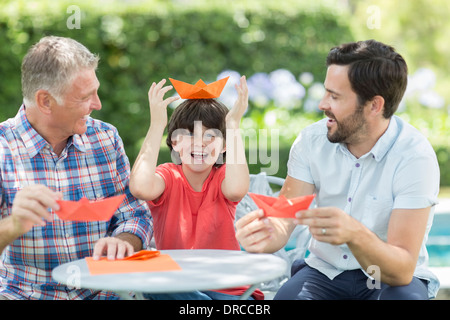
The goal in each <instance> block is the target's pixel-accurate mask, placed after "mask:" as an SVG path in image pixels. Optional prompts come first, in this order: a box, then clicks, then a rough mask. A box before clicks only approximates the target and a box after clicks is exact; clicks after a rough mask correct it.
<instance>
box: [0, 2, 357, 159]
mask: <svg viewBox="0 0 450 320" xmlns="http://www.w3.org/2000/svg"><path fill="white" fill-rule="evenodd" d="M111 3H112V4H115V5H112V4H111ZM122 3H123V2H122ZM172 3H176V1H174V2H172ZM172 3H171V2H169V1H143V2H140V3H139V5H135V6H132V5H128V6H124V5H121V4H120V2H114V1H108V2H104V1H100V2H95V3H92V1H91V2H88V1H78V4H77V5H78V7H79V8H80V9H81V14H82V15H81V25H80V27H81V28H80V29H69V28H68V27H67V24H66V22H67V19H68V18H69V17H70V15H71V14H72V13H71V12H69V13H67V8H68V7H69V5H70V4H71V3H70V2H68V1H57V2H56V1H44V0H42V1H38V2H36V1H12V2H9V3H6V4H2V5H0V12H1V13H0V43H1V46H0V59H1V61H2V63H1V64H0V73H1V74H2V77H1V78H0V90H1V91H0V105H1V106H2V107H1V108H0V117H1V118H2V119H5V118H7V117H11V116H14V114H15V113H16V111H17V109H18V106H19V105H20V104H21V94H20V92H21V91H20V65H21V60H22V58H23V56H24V55H25V53H26V51H27V50H28V48H29V46H30V45H32V44H33V43H35V42H37V41H38V40H39V39H40V38H41V37H42V36H44V35H58V36H67V37H72V38H74V39H76V40H78V41H80V42H81V43H83V44H84V45H85V46H86V47H88V48H89V49H90V50H91V51H92V52H95V53H98V54H99V55H100V57H101V63H100V66H99V69H98V72H97V74H98V78H99V80H100V83H101V86H100V89H99V95H100V98H101V100H102V105H103V107H102V110H101V111H99V112H97V113H96V114H94V115H93V116H95V117H97V118H100V119H103V120H105V121H108V122H110V123H112V124H114V125H115V126H117V128H118V129H119V132H120V134H121V136H122V138H123V140H124V143H125V146H126V149H127V153H128V155H129V158H130V161H131V163H133V161H134V159H135V157H136V156H137V153H138V151H139V148H140V142H141V139H142V138H143V137H144V136H145V134H146V131H147V128H148V125H149V111H148V101H147V91H148V88H149V86H150V84H151V83H152V82H153V81H159V80H160V79H162V78H166V79H167V78H168V77H173V78H175V79H180V80H183V81H186V82H195V81H197V80H198V79H199V78H202V79H203V80H205V81H212V80H215V79H216V77H217V75H218V74H219V73H220V72H222V71H223V70H226V69H232V70H239V72H240V73H241V74H245V75H249V76H250V75H252V74H254V73H256V72H271V71H273V70H276V69H279V68H285V69H288V70H291V71H292V72H293V73H294V74H299V73H301V72H303V71H309V72H312V73H313V74H315V75H316V77H317V79H319V81H323V78H324V72H325V70H324V61H325V57H326V54H327V52H328V50H329V48H330V47H331V46H333V45H335V44H337V43H340V42H343V41H349V40H351V39H352V36H351V33H350V30H349V29H348V27H346V26H345V25H344V24H343V22H342V18H340V17H338V16H336V15H335V14H334V13H333V12H332V11H330V10H316V11H308V12H307V11H305V10H302V9H301V8H300V7H299V6H298V5H297V6H296V5H295V1H288V2H286V3H289V4H290V6H289V7H286V6H282V7H281V8H279V9H276V8H275V7H273V8H267V7H261V6H254V7H252V6H251V5H248V6H242V5H241V6H240V7H237V8H231V6H229V5H227V3H228V1H217V2H214V3H216V5H214V6H208V5H206V6H203V7H202V8H201V9H200V10H199V8H198V7H197V8H196V7H188V6H179V7H174V6H173V5H172ZM233 3H234V2H233ZM267 3H268V4H269V3H273V2H270V1H269V2H267ZM106 4H108V5H106ZM269 7H270V6H269Z"/></svg>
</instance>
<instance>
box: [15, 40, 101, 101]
mask: <svg viewBox="0 0 450 320" xmlns="http://www.w3.org/2000/svg"><path fill="white" fill-rule="evenodd" d="M98 61H99V57H98V56H97V55H95V54H93V53H91V52H90V51H89V50H88V49H87V48H86V47H85V46H83V45H82V44H81V43H79V42H77V41H75V40H73V39H70V38H63V37H55V36H48V37H44V38H42V39H41V40H40V41H39V42H38V43H36V44H35V45H33V46H32V47H31V48H30V50H28V53H27V54H26V55H25V57H24V58H23V61H22V95H23V101H24V103H25V105H29V106H32V105H34V103H35V101H34V99H35V94H36V91H38V90H41V89H43V90H47V91H48V92H49V93H50V94H51V95H52V96H53V98H55V99H56V101H57V102H58V103H59V104H61V103H62V102H61V101H62V97H63V95H64V93H65V92H66V89H67V88H68V86H69V85H70V84H71V82H72V80H73V78H74V76H75V75H76V74H77V73H78V71H80V70H82V69H96V68H97V66H98Z"/></svg>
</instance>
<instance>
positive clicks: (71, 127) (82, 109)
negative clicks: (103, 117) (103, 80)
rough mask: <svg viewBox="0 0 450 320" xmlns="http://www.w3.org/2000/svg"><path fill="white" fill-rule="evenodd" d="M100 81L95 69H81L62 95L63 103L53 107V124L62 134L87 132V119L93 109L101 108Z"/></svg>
mask: <svg viewBox="0 0 450 320" xmlns="http://www.w3.org/2000/svg"><path fill="white" fill-rule="evenodd" d="M99 86H100V83H99V81H98V79H97V76H96V74H95V70H93V69H92V70H91V69H85V70H82V71H80V72H79V73H78V74H77V75H76V76H75V77H74V78H73V81H72V84H71V85H70V86H69V87H68V89H67V90H66V92H65V94H64V95H63V97H62V103H61V105H58V104H57V103H56V102H55V104H56V105H55V106H54V108H52V115H51V116H52V124H53V126H54V129H55V131H56V130H57V131H58V132H59V135H60V136H66V137H70V136H72V135H74V134H79V135H81V134H83V133H85V132H86V129H87V127H86V121H87V118H88V116H89V115H90V114H91V112H92V111H93V110H100V109H101V107H102V106H101V102H100V98H99V97H98V94H97V90H98V88H99Z"/></svg>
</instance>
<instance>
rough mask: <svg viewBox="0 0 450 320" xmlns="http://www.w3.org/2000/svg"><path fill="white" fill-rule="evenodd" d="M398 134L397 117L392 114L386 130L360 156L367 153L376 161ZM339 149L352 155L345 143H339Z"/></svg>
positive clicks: (389, 147)
mask: <svg viewBox="0 0 450 320" xmlns="http://www.w3.org/2000/svg"><path fill="white" fill-rule="evenodd" d="M398 135H399V126H398V123H397V117H396V116H393V117H392V118H391V119H390V120H389V125H388V128H387V129H386V131H385V132H384V133H383V135H382V136H381V137H380V138H379V139H378V141H377V142H376V143H375V145H374V146H373V147H372V150H370V151H369V152H368V153H366V154H365V155H363V156H362V157H361V158H365V157H367V156H369V155H372V157H373V158H374V159H375V160H376V161H377V162H378V161H380V160H381V159H383V157H384V156H385V155H386V154H387V153H388V151H389V150H390V149H391V147H392V145H393V144H394V142H395V140H396V139H397V137H398ZM339 149H340V150H341V151H342V152H344V153H346V154H348V155H350V156H353V155H352V154H351V153H350V151H349V150H348V148H347V145H346V144H345V143H342V142H341V143H339Z"/></svg>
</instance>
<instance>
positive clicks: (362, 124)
mask: <svg viewBox="0 0 450 320" xmlns="http://www.w3.org/2000/svg"><path fill="white" fill-rule="evenodd" d="M325 115H326V116H327V117H328V118H330V119H333V120H334V121H336V127H337V128H336V130H335V131H334V132H333V133H332V132H331V129H330V128H328V133H327V138H328V140H329V141H330V142H331V143H340V142H344V143H351V142H355V141H358V140H359V138H360V137H361V136H362V135H363V134H364V133H365V132H366V129H367V125H366V124H367V123H366V119H365V117H364V108H362V107H357V108H356V111H355V113H354V114H352V115H349V116H347V117H346V118H344V119H342V120H339V121H338V120H337V119H336V117H335V116H334V114H333V113H331V112H329V111H325Z"/></svg>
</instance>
